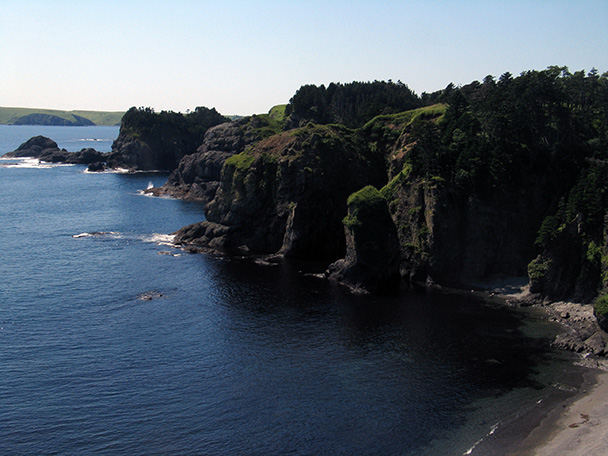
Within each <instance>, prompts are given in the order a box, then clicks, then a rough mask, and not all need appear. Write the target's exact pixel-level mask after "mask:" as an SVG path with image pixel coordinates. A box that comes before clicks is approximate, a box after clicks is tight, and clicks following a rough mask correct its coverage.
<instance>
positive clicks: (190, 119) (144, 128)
mask: <svg viewBox="0 0 608 456" xmlns="http://www.w3.org/2000/svg"><path fill="white" fill-rule="evenodd" d="M227 121H228V119H227V118H225V117H224V116H222V115H221V114H219V113H218V112H217V111H215V109H208V108H203V107H198V108H196V109H195V110H194V111H193V112H191V113H188V114H181V113H175V112H166V111H162V112H160V113H155V112H154V110H152V109H150V108H146V109H142V108H140V109H136V108H131V109H129V111H127V112H126V113H125V115H124V116H123V118H122V123H121V126H120V132H119V135H118V138H117V139H116V140H115V141H114V143H113V144H112V152H111V153H110V154H109V155H108V157H107V166H108V167H110V168H124V169H128V170H130V171H173V170H175V169H176V168H177V166H178V164H179V161H180V160H181V159H182V158H183V157H184V156H186V155H189V154H193V153H195V152H196V149H197V147H198V146H199V145H200V144H201V142H202V141H203V137H204V135H205V133H206V132H207V130H208V129H209V128H211V127H213V126H215V125H218V124H221V123H224V122H227Z"/></svg>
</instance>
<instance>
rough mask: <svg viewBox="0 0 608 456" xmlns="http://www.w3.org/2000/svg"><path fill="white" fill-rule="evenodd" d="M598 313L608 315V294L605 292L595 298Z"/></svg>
mask: <svg viewBox="0 0 608 456" xmlns="http://www.w3.org/2000/svg"><path fill="white" fill-rule="evenodd" d="M594 310H595V314H596V315H608V294H603V295H601V296H600V297H598V298H597V299H596V300H595V306H594Z"/></svg>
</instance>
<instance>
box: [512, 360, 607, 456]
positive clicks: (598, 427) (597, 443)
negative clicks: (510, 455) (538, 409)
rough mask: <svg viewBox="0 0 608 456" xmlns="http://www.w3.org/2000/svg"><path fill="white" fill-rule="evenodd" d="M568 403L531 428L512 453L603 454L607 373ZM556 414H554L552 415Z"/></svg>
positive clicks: (542, 455)
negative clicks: (519, 445)
mask: <svg viewBox="0 0 608 456" xmlns="http://www.w3.org/2000/svg"><path fill="white" fill-rule="evenodd" d="M596 375H597V384H596V385H595V386H594V387H593V388H592V389H591V390H590V391H589V392H587V393H583V395H582V396H579V397H578V398H576V399H575V400H574V402H572V403H571V404H570V405H565V404H563V405H562V406H560V407H561V408H562V409H563V411H561V413H560V410H555V411H554V414H552V415H549V417H547V419H546V420H545V422H543V423H541V425H540V426H539V427H538V428H537V429H535V430H534V431H532V433H531V434H530V436H529V437H528V438H527V439H526V441H524V445H523V446H522V449H521V450H520V451H518V452H516V453H514V454H517V455H535V456H555V455H571V456H605V455H607V454H608V372H601V373H597V374H596ZM556 415H557V416H556Z"/></svg>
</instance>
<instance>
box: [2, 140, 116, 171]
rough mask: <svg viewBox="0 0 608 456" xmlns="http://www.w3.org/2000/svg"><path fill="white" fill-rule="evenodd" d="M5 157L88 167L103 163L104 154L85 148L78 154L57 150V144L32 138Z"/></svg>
mask: <svg viewBox="0 0 608 456" xmlns="http://www.w3.org/2000/svg"><path fill="white" fill-rule="evenodd" d="M4 156H5V157H31V158H37V159H39V160H40V161H44V162H49V163H68V164H77V165H88V164H91V163H94V162H103V161H105V154H103V153H101V152H98V151H96V150H95V149H91V148H87V149H82V150H80V151H79V152H68V151H67V150H65V149H59V147H58V146H57V143H56V142H55V141H53V140H52V139H49V138H47V137H45V136H34V137H33V138H30V139H28V140H27V141H26V142H24V143H23V144H21V145H20V146H19V147H18V148H17V150H15V151H13V152H8V153H7V154H4Z"/></svg>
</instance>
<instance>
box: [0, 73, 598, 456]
mask: <svg viewBox="0 0 608 456" xmlns="http://www.w3.org/2000/svg"><path fill="white" fill-rule="evenodd" d="M7 156H13V157H25V156H27V157H35V158H38V159H40V160H43V161H51V162H64V163H79V164H85V165H88V166H89V171H103V170H106V169H124V170H128V171H130V172H137V171H168V172H171V175H170V177H169V179H168V181H167V183H166V184H165V185H164V186H162V187H160V188H153V189H149V190H148V192H150V193H151V194H154V195H157V196H164V195H167V196H172V197H177V198H183V199H191V200H197V201H202V202H204V203H206V210H205V213H206V220H205V221H203V222H200V223H195V224H193V225H189V226H186V227H184V228H182V229H180V230H179V231H177V232H176V233H175V239H174V243H175V244H176V245H178V246H180V247H182V248H183V249H184V250H186V251H188V252H192V253H221V254H228V255H238V256H239V257H243V256H245V257H247V256H251V257H252V258H260V257H263V258H264V260H265V261H267V262H276V261H280V258H282V257H290V258H297V259H302V260H310V261H316V262H323V263H324V264H326V265H327V267H326V272H325V274H324V276H325V277H326V278H327V279H328V280H330V281H333V282H335V283H338V284H341V285H343V286H344V287H346V288H347V289H348V290H350V291H352V292H354V293H371V294H396V293H398V291H399V289H400V288H401V287H404V286H407V285H408V284H409V283H412V282H415V283H423V284H426V286H430V287H431V286H441V287H451V288H460V289H466V290H470V289H474V290H484V289H493V287H492V286H491V285H489V284H491V283H492V282H493V281H495V280H496V279H497V278H505V277H524V276H526V277H527V278H528V287H527V288H526V290H527V292H526V293H522V294H520V295H518V296H517V297H514V298H511V299H509V301H508V302H509V303H511V304H513V305H522V306H525V305H538V306H544V308H546V310H547V312H548V313H550V315H551V318H555V319H556V320H559V321H560V322H561V323H563V324H564V325H565V328H566V330H565V331H564V333H563V334H561V335H560V336H559V337H558V339H557V341H556V342H557V344H558V345H559V346H561V347H563V348H567V349H570V350H573V351H576V352H579V353H582V354H584V355H585V357H586V360H587V361H588V364H589V365H590V366H594V367H599V366H602V365H604V364H605V361H604V358H605V357H606V355H608V334H607V332H606V331H608V219H607V218H606V216H607V214H606V211H607V209H608V74H603V75H599V74H598V73H597V71H595V70H592V71H591V72H589V73H584V72H582V71H579V72H575V73H570V72H569V71H568V69H567V68H565V67H549V68H548V69H546V70H543V71H528V72H524V73H522V74H521V75H520V76H517V77H514V76H512V75H511V74H509V73H506V74H503V75H502V76H500V78H498V79H496V78H494V77H492V76H488V77H486V78H485V79H484V80H483V82H478V81H475V82H472V83H470V84H468V85H465V86H462V87H455V86H453V85H449V86H448V87H446V88H445V89H444V90H441V91H438V92H434V93H430V94H429V93H423V94H422V95H421V96H418V95H416V94H415V93H413V92H412V91H411V90H410V89H409V88H408V87H407V86H406V85H405V84H403V83H401V82H398V83H394V82H390V81H389V82H379V81H375V82H372V83H360V82H353V83H350V84H334V83H332V84H330V85H329V86H327V87H325V86H323V85H322V86H315V85H305V86H302V87H301V88H300V89H299V90H298V91H297V92H296V93H295V94H294V96H293V97H292V99H291V100H290V101H289V103H288V104H287V105H281V106H276V107H274V108H273V109H272V110H271V111H270V112H269V113H268V114H263V115H252V116H248V117H244V118H240V119H237V120H232V121H231V120H230V119H228V118H227V117H224V116H223V115H221V114H220V113H218V112H217V111H216V110H215V109H208V108H204V107H199V108H196V109H195V110H194V111H192V112H190V113H187V114H180V113H174V112H164V111H163V112H160V113H156V112H154V111H153V110H151V109H149V108H131V109H130V110H129V111H128V112H126V113H125V115H124V116H123V117H122V122H121V127H120V134H119V136H118V138H117V139H116V140H115V141H114V144H113V146H112V152H110V153H107V154H102V153H100V152H97V151H94V150H92V149H83V150H82V151H80V152H67V151H65V150H60V149H59V148H58V147H57V144H56V143H54V142H53V141H52V140H50V139H49V138H44V137H36V138H32V139H31V140H29V141H28V142H26V143H24V144H23V145H22V146H20V147H19V149H18V150H16V151H15V152H12V153H9V154H7ZM551 303H553V304H551ZM549 304H551V305H549ZM604 378H605V377H604ZM602 385H603V387H605V381H604V382H603V383H601V384H600V386H602ZM581 413H582V414H584V413H583V412H581ZM581 416H582V415H581ZM597 419H598V420H599V419H600V418H597ZM601 420H603V421H602V422H605V420H606V417H605V416H604V417H602V418H601ZM586 422H589V419H587V421H586ZM567 424H570V423H567ZM579 426H582V424H581V425H577V427H579ZM555 454H557V453H555ZM581 454H583V453H581ZM598 454H599V453H598Z"/></svg>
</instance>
